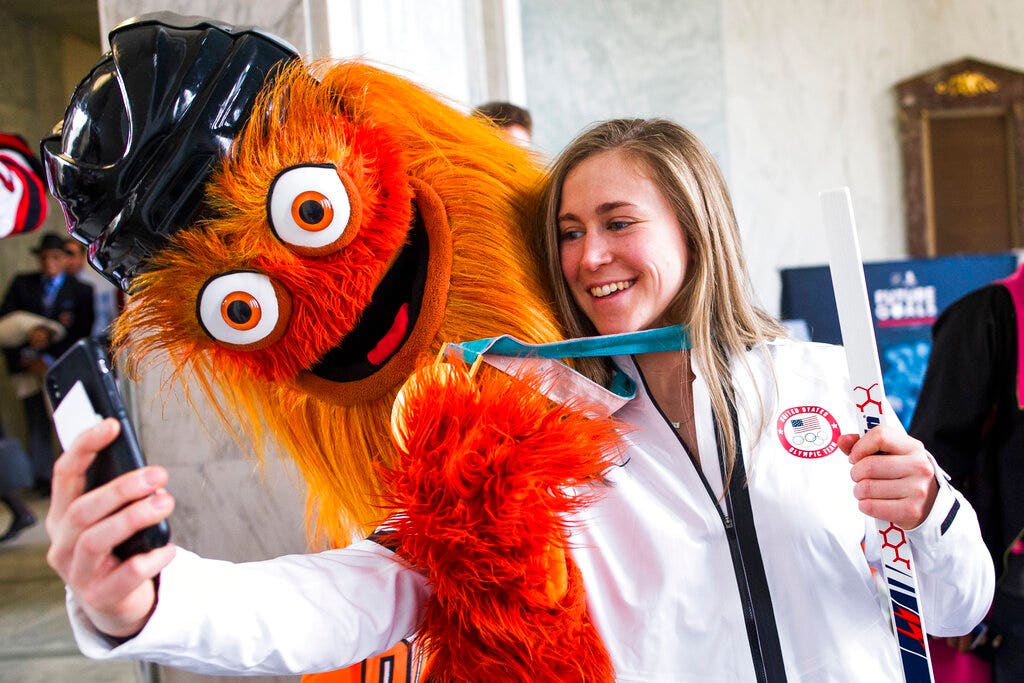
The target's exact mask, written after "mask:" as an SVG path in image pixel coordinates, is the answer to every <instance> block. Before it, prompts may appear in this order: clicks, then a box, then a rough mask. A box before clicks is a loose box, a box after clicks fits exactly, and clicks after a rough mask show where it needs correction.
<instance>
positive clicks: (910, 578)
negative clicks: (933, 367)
mask: <svg viewBox="0 0 1024 683" xmlns="http://www.w3.org/2000/svg"><path fill="white" fill-rule="evenodd" d="M820 198H821V209H822V215H823V218H824V225H825V235H826V239H827V240H828V252H829V268H830V270H831V271H832V287H833V289H834V290H835V296H836V309H837V310H838V311H839V327H840V329H841V330H842V333H843V346H844V348H845V349H846V363H847V365H848V366H849V369H850V386H851V391H850V393H851V398H852V400H853V402H854V404H855V405H856V406H857V408H858V409H859V410H860V415H861V425H860V428H861V433H865V432H867V430H869V429H871V428H872V427H875V426H877V425H879V424H881V423H882V422H885V421H887V420H889V419H890V416H889V415H887V414H883V408H882V406H883V402H884V398H885V387H884V386H883V385H882V370H881V367H880V366H879V363H878V347H877V346H876V344H875V331H874V326H873V324H872V322H871V308H870V305H869V303H868V293H867V285H866V284H865V282H864V268H863V263H862V262H861V257H860V245H859V243H858V241H857V227H856V224H855V223H854V219H853V205H852V203H851V202H850V190H849V189H848V188H845V187H844V188H840V189H836V190H826V191H825V192H822V193H821V194H820ZM876 521H877V528H878V533H879V534H881V536H882V574H883V576H884V577H885V586H886V590H887V591H888V593H889V606H890V607H891V612H892V625H893V630H894V631H895V633H896V640H897V642H898V645H899V649H900V660H901V663H902V665H903V679H904V680H905V681H906V682H907V683H932V682H933V681H934V679H933V678H932V666H931V657H930V655H929V652H928V638H927V635H926V632H925V627H924V621H923V620H922V619H921V607H920V602H921V601H920V597H919V594H918V591H917V576H916V573H915V569H914V567H915V564H914V558H913V556H912V555H911V552H910V543H909V542H908V541H907V538H906V535H905V534H904V532H903V529H901V528H900V527H898V526H896V525H895V524H892V523H891V522H885V521H882V520H876Z"/></svg>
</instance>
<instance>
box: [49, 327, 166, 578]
mask: <svg viewBox="0 0 1024 683" xmlns="http://www.w3.org/2000/svg"><path fill="white" fill-rule="evenodd" d="M44 384H45V385H46V398H47V400H48V401H49V404H50V412H51V414H52V416H53V424H54V427H55V428H56V430H57V436H58V437H59V439H60V442H61V446H62V447H63V448H64V450H67V448H68V447H69V446H70V445H71V442H72V441H74V440H75V438H76V437H77V436H78V435H79V434H81V433H82V432H83V431H85V430H86V429H89V428H90V427H92V426H93V425H95V424H98V423H99V422H100V421H101V420H103V418H106V417H113V418H116V419H117V421H118V422H120V423H121V433H120V434H118V436H117V438H116V439H115V440H114V442H113V443H112V444H110V445H109V446H107V447H106V448H104V449H103V450H102V451H100V452H99V454H98V455H97V456H96V460H95V461H94V462H93V463H92V465H90V466H89V469H88V470H87V471H86V487H87V489H89V490H91V489H94V488H96V487H97V486H101V485H103V484H105V483H106V482H108V481H110V480H111V479H114V478H116V477H118V476H120V475H122V474H124V473H125V472H129V471H131V470H134V469H137V468H139V467H142V466H143V465H145V464H146V461H145V458H144V457H143V455H142V449H141V448H140V447H139V442H138V439H137V438H136V435H135V430H134V429H133V428H132V423H131V421H130V420H129V419H128V411H127V410H126V409H125V406H124V401H123V400H122V398H121V392H120V390H119V389H118V387H117V380H116V378H115V376H114V373H113V371H112V366H111V363H110V357H109V355H108V354H107V351H106V349H105V348H104V346H103V345H102V344H101V343H100V342H99V341H98V340H96V339H93V338H91V337H86V338H85V339H80V340H79V341H77V342H75V344H74V345H73V346H72V347H71V348H69V349H68V350H67V351H66V352H64V355H62V356H61V357H60V358H58V359H57V360H56V362H54V364H53V365H51V366H50V368H49V370H47V371H46V378H45V380H44ZM170 537H171V530H170V526H169V525H168V524H167V521H166V520H164V521H161V522H160V523H158V524H154V525H153V526H151V527H148V528H146V529H142V530H140V531H138V532H136V533H135V534H134V535H133V536H132V537H131V538H129V539H128V540H126V541H125V542H124V543H121V544H120V545H118V546H117V547H115V548H114V554H115V555H116V556H117V557H119V558H121V559H122V560H124V559H127V558H129V557H131V556H132V555H135V554H136V553H142V552H147V551H149V550H152V549H154V548H159V547H161V546H164V545H167V542H168V541H169V540H170Z"/></svg>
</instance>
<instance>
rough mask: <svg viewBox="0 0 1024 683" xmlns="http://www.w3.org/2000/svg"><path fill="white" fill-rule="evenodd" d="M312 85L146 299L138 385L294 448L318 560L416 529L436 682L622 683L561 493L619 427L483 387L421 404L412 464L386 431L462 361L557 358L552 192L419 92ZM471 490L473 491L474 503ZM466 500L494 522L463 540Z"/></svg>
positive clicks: (353, 80)
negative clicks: (462, 357) (406, 386)
mask: <svg viewBox="0 0 1024 683" xmlns="http://www.w3.org/2000/svg"><path fill="white" fill-rule="evenodd" d="M314 73H315V76H316V77H315V78H314V77H312V76H310V71H309V70H307V69H306V68H305V67H303V66H302V65H296V66H293V67H292V68H290V69H287V70H285V72H284V73H283V74H282V75H281V76H280V77H279V78H277V79H276V82H275V84H274V85H273V86H271V87H268V88H267V90H266V91H265V92H264V93H263V94H262V97H261V100H260V101H259V102H258V103H257V105H256V107H255V109H254V112H256V113H254V115H253V116H252V118H251V120H250V122H249V124H248V126H247V128H246V129H245V131H244V132H243V134H242V135H241V136H240V137H239V139H238V140H237V141H236V143H235V145H234V147H233V150H232V153H231V155H230V157H229V158H228V159H226V160H225V162H224V163H223V166H222V167H221V168H220V170H219V171H218V172H217V174H216V175H215V177H214V179H213V180H212V181H211V183H210V187H209V189H208V202H209V205H210V211H209V212H208V214H207V216H208V217H207V218H206V219H205V220H204V221H203V222H200V223H197V224H195V225H192V226H190V227H188V228H186V229H184V230H182V231H181V232H179V233H177V234H176V235H175V236H174V237H173V239H172V241H171V243H170V245H169V246H168V247H166V248H164V249H163V250H161V251H160V252H159V253H157V254H156V255H154V257H153V258H152V259H151V261H150V263H149V266H148V269H147V272H145V273H144V274H142V275H140V276H138V277H137V278H136V280H135V282H134V283H133V286H132V297H131V301H130V306H129V308H128V310H127V312H126V314H125V315H124V316H122V318H121V319H120V320H119V322H118V325H117V329H116V340H117V342H118V343H119V344H121V345H125V346H127V347H129V348H130V349H132V356H131V358H132V360H133V361H134V362H136V363H137V362H140V361H141V360H142V359H144V358H145V357H146V356H147V355H149V354H150V353H151V352H154V351H158V350H162V351H166V352H168V354H169V356H170V358H171V359H172V361H173V363H174V364H175V366H176V368H177V370H178V371H179V372H183V373H186V374H189V375H190V376H191V377H194V378H195V380H197V381H198V382H199V383H200V385H201V386H202V387H203V389H204V390H205V391H206V392H207V393H208V394H210V395H211V396H212V397H214V401H213V403H214V405H218V406H225V408H224V409H223V410H224V414H223V415H222V417H224V418H225V420H226V421H227V422H228V423H231V422H232V421H235V420H237V421H238V422H239V423H240V424H242V425H245V427H244V429H245V430H247V433H245V434H243V435H240V436H243V437H245V438H246V440H247V441H249V442H250V443H251V444H253V445H254V446H257V447H258V445H259V444H262V443H263V442H264V440H265V438H266V437H267V436H269V437H271V438H272V439H276V440H277V441H278V442H279V443H281V445H282V446H283V447H284V449H285V450H286V452H287V453H288V454H289V455H290V456H291V457H293V458H294V459H295V461H296V462H297V463H298V466H299V468H300V470H301V472H302V474H303V476H304V477H305V479H306V482H307V484H308V491H309V499H308V508H307V510H308V513H309V518H310V523H311V529H312V532H313V535H314V540H315V542H316V543H317V544H320V545H323V544H325V543H326V544H331V545H345V544H347V543H348V542H350V541H351V540H352V538H353V537H354V536H356V535H360V534H365V533H367V532H369V531H372V530H373V529H374V528H376V527H377V526H378V525H379V524H380V523H381V522H382V521H383V520H384V519H385V518H386V517H387V516H389V515H390V514H391V513H392V512H394V511H396V510H397V511H399V514H398V515H397V517H395V518H394V519H393V520H392V521H393V522H394V520H397V522H394V523H393V524H392V525H391V526H390V527H389V528H390V529H391V531H390V539H391V543H392V544H393V545H394V546H395V547H397V549H398V550H399V552H400V554H403V556H404V557H406V558H407V559H408V560H409V561H410V562H412V563H413V564H414V565H416V566H418V567H419V568H421V569H422V570H423V571H424V572H425V573H426V574H427V576H428V578H429V579H430V581H431V582H432V585H433V586H434V588H435V596H434V597H433V598H432V600H431V603H430V604H429V605H428V606H427V608H426V616H425V620H424V624H423V630H422V631H421V633H420V640H421V642H423V643H424V644H425V647H426V652H427V655H428V657H429V658H430V660H431V662H432V663H431V666H430V676H431V677H432V678H433V679H434V680H439V681H449V680H460V681H483V680H516V681H520V680H545V681H548V680H607V679H610V677H611V673H610V672H611V668H610V663H609V662H608V659H607V654H606V653H605V651H604V649H603V646H602V645H601V643H600V640H599V638H598V637H597V634H596V632H595V631H594V629H593V627H592V626H591V625H590V623H589V620H588V617H587V615H586V603H585V595H584V593H583V588H582V586H581V585H580V581H579V576H578V572H576V571H575V568H574V567H573V566H572V564H571V561H568V560H567V559H566V555H565V553H564V547H565V543H566V540H565V539H566V535H567V531H566V529H565V528H564V522H563V521H562V520H563V519H564V515H565V514H567V513H569V512H571V511H572V510H574V509H576V508H577V507H578V506H579V505H582V504H583V501H584V500H585V498H574V497H572V496H569V495H568V494H566V493H564V492H562V487H564V486H570V485H573V484H580V483H587V482H594V481H595V480H597V479H599V478H600V473H601V471H602V470H603V469H604V467H606V466H607V462H608V458H609V457H610V454H611V450H612V446H610V444H611V443H612V442H613V441H614V438H613V436H612V435H613V431H614V430H613V427H612V425H610V424H609V423H607V422H605V421H596V420H584V419H573V416H574V415H576V413H574V412H573V411H570V410H566V409H559V408H555V407H554V406H553V405H552V404H550V402H548V401H547V399H545V398H543V397H542V396H540V395H539V394H536V392H534V391H533V390H532V389H530V387H529V386H527V385H526V384H524V383H523V382H520V381H518V380H512V379H510V378H507V377H504V376H499V375H498V374H497V373H490V375H489V377H490V379H488V380H481V377H480V376H484V375H488V373H487V372H482V373H480V374H479V376H477V377H476V378H475V379H474V380H473V381H472V382H468V383H467V382H465V381H462V380H460V381H456V382H452V381H451V380H450V379H449V380H444V381H440V382H439V383H434V382H432V381H430V377H431V376H430V375H429V373H428V376H427V377H426V379H423V378H421V380H420V381H419V382H418V383H416V387H415V391H413V390H411V391H410V396H409V400H408V402H407V406H408V411H407V412H408V415H407V417H408V420H409V423H410V434H411V435H413V436H412V438H411V440H410V443H409V447H408V448H407V449H406V450H404V451H403V452H402V453H401V454H399V452H398V451H397V450H396V448H395V446H394V444H393V443H392V440H391V437H390V433H389V429H388V425H389V421H390V414H391V408H392V403H393V402H394V398H395V395H396V393H397V391H398V390H399V388H400V386H401V385H402V383H403V382H404V381H405V380H406V378H407V377H408V376H409V375H410V374H411V373H412V372H413V371H414V370H415V369H416V368H417V367H418V366H420V365H422V364H423V363H424V362H425V361H428V360H429V359H432V358H433V357H434V356H435V355H436V354H437V351H438V349H439V348H440V346H441V344H442V342H444V341H447V340H460V339H473V338H480V337H490V336H496V335H500V334H511V335H513V336H515V337H518V338H519V339H522V340H524V341H528V342H544V341H551V340H555V339H557V338H559V334H560V332H559V327H558V325H557V324H556V322H555V317H554V315H553V313H552V310H551V309H550V307H549V304H548V295H547V291H546V288H545V286H544V279H543V276H542V275H541V271H540V268H539V267H538V264H539V259H538V258H537V256H536V255H535V254H534V253H532V252H531V249H530V248H529V244H530V242H529V240H528V239H527V233H526V226H528V225H529V219H530V217H531V216H532V215H533V212H534V211H535V202H536V193H537V192H538V191H539V182H540V180H541V175H542V174H541V172H540V170H539V169H538V167H537V165H536V163H535V161H534V160H533V159H532V158H531V157H530V156H529V155H528V153H527V152H525V151H523V150H521V149H520V148H518V147H516V146H514V145H512V144H509V143H507V142H505V141H504V140H502V139H501V138H500V137H499V136H498V135H497V134H496V132H495V130H494V129H493V128H491V127H490V126H488V125H486V124H484V123H482V122H480V121H477V120H474V119H470V118H468V117H466V116H464V115H462V114H460V113H458V112H456V111H455V110H454V109H452V108H450V107H448V106H446V105H445V104H443V103H441V102H439V101H438V100H437V99H436V98H435V97H433V96H432V95H430V94H428V93H426V92H424V91H422V90H420V89H419V88H417V87H416V86H414V85H412V84H411V83H409V82H408V81H405V80H403V79H401V78H398V77H396V76H394V75H391V74H389V73H387V72H385V71H382V70H379V69H376V68H373V67H370V66H367V65H365V64H362V63H328V64H319V65H315V68H314ZM461 372H462V371H461V370H459V371H457V372H456V374H457V375H458V373H461ZM463 374H464V373H463ZM458 376H460V377H461V376H463V375H458ZM465 376H466V377H468V375H465ZM435 379H436V378H435ZM512 396H517V397H518V398H515V399H514V400H513V399H511V398H510V397H512ZM441 399H443V400H441ZM424 406H427V407H429V408H431V409H432V410H424ZM500 408H504V409H502V410H499V409H500ZM451 413H456V414H459V415H462V416H463V419H461V420H456V422H455V423H452V422H450V421H448V417H449V415H450V414H451ZM488 420H496V421H497V422H496V423H494V422H491V423H489V424H490V426H488ZM563 422H564V423H565V425H563V426H561V427H559V425H560V424H561V423H563ZM453 424H457V425H461V427H462V428H465V429H469V430H470V432H471V433H463V432H460V431H458V429H455V427H453ZM495 424H501V425H504V426H502V427H500V428H497V427H495V426H494V425H495ZM453 430H454V431H453ZM552 433H554V434H560V436H558V437H552V436H551V434H552ZM520 436H522V437H523V438H520ZM492 455H493V456H494V459H493V460H492V459H491V458H492ZM481 459H483V460H484V461H485V464H484V465H483V467H484V469H483V470H482V471H481V470H479V468H478V470H477V471H476V473H475V474H473V473H470V474H467V473H466V472H464V471H461V472H459V473H454V474H452V476H451V477H449V478H448V479H446V480H444V481H436V480H434V479H433V477H435V475H436V474H437V468H442V470H444V471H446V472H449V473H451V472H452V471H453V468H454V469H458V468H461V467H463V466H473V464H474V463H475V464H476V465H480V460H481ZM487 463H490V464H487ZM492 465H493V467H492ZM464 476H470V477H477V480H476V483H473V484H466V485H468V486H471V488H470V489H467V490H466V491H465V496H463V495H460V494H459V492H458V491H459V488H458V486H461V485H462V484H461V483H459V482H463V479H462V477H464ZM480 477H485V478H487V479H488V481H491V483H490V484H486V485H485V483H483V482H482V481H480V480H479V478H480ZM456 484H457V485H456ZM446 485H456V486H455V488H450V487H449V488H445V486H446ZM424 487H428V488H429V491H428V495H427V496H426V498H424V496H423V493H424V490H426V489H425V488H424ZM480 487H484V488H486V489H487V490H488V491H490V492H491V494H490V495H489V496H485V495H478V494H480V492H481V490H482V489H481V488H480ZM496 487H497V488H496ZM435 488H436V491H437V492H438V493H437V496H438V497H439V498H435V497H434V494H433V493H432V492H433V491H434V490H435ZM495 492H497V493H495ZM461 499H466V500H469V501H471V502H473V503H474V504H475V505H476V508H475V509H474V510H473V511H471V512H470V513H469V514H468V516H466V515H462V513H461V512H460V513H459V514H456V515H455V516H454V517H451V516H448V517H446V516H445V515H446V514H448V513H449V512H451V511H452V510H453V509H455V508H458V507H459V505H460V504H459V502H458V501H459V500H461ZM438 500H443V501H445V502H444V504H443V505H441V507H442V508H445V505H447V506H448V507H447V508H445V509H431V506H434V508H437V505H435V503H436V502H437V501H438ZM510 502H511V503H514V504H513V505H512V506H511V507H506V504H507V503H510ZM424 505H426V507H424ZM499 508H500V509H502V510H503V512H502V513H501V514H496V513H495V510H496V509H499ZM460 515H461V516H460ZM439 520H445V521H443V522H441V521H439ZM446 525H448V526H446ZM487 544H489V545H487ZM469 548H474V549H475V550H476V551H478V552H476V553H475V554H474V553H467V552H466V551H467V549H469ZM455 556H460V557H461V559H462V562H463V564H462V565H461V566H460V569H459V571H458V572H456V573H455V574H452V573H451V568H452V567H451V562H450V560H451V559H452V558H453V557H455ZM474 563H475V564H474ZM472 575H476V577H477V579H478V580H477V581H475V582H473V581H466V580H465V579H466V577H468V576H472ZM364 673H365V672H364ZM353 675H355V674H353Z"/></svg>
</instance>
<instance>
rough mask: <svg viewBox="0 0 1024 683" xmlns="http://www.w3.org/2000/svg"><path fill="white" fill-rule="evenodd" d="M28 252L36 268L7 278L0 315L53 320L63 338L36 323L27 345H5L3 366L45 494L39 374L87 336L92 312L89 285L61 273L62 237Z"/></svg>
mask: <svg viewBox="0 0 1024 683" xmlns="http://www.w3.org/2000/svg"><path fill="white" fill-rule="evenodd" d="M32 251H33V253H34V254H35V255H36V258H38V259H39V270H38V271H37V272H34V273H22V274H21V275H17V276H16V277H15V278H14V280H13V281H11V285H10V287H9V288H8V289H7V294H6V295H5V296H4V300H3V303H2V304H0V316H3V315H6V314H7V313H11V312H13V311H28V312H29V313H36V314H38V315H41V316H44V317H46V318H50V319H51V320H56V321H57V322H59V323H60V324H61V325H63V326H64V328H65V330H67V334H65V335H64V337H63V338H62V339H60V340H56V339H54V338H53V336H52V333H51V331H50V330H49V329H48V328H46V327H38V328H36V329H34V330H32V331H31V332H30V333H29V335H28V339H27V340H26V342H25V343H23V344H21V345H20V346H17V347H14V348H9V349H4V356H5V358H6V361H7V370H8V372H10V374H11V380H12V382H13V384H14V386H15V391H16V393H17V394H18V398H20V399H21V401H22V405H23V406H24V408H25V420H26V423H27V426H28V433H29V439H28V441H29V443H28V451H29V458H30V459H31V461H32V474H33V477H34V479H35V487H36V489H37V490H39V491H40V492H42V493H46V494H48V493H49V490H50V476H51V473H52V470H53V440H52V434H53V430H52V429H51V427H50V418H49V413H48V412H47V410H46V404H45V403H44V401H43V392H42V388H43V385H42V377H43V374H44V373H45V372H46V368H48V367H49V365H50V364H51V363H53V361H54V360H55V359H57V358H58V357H59V356H60V355H61V354H62V353H64V351H66V350H67V349H68V348H69V347H70V346H71V345H72V344H74V343H75V342H76V341H78V340H79V339H81V338H82V337H86V336H88V335H89V333H90V331H91V330H92V325H93V320H94V317H95V314H94V311H93V289H92V287H91V286H90V285H88V284H86V283H84V282H81V281H79V280H78V279H76V278H74V277H71V276H68V275H66V274H65V272H64V271H65V265H66V262H67V253H66V252H65V251H64V240H63V239H62V238H60V237H59V236H57V235H54V234H46V235H43V237H42V239H41V240H40V241H39V246H38V247H36V248H35V249H33V250H32Z"/></svg>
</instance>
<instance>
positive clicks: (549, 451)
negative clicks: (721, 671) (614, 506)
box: [382, 364, 621, 682]
mask: <svg viewBox="0 0 1024 683" xmlns="http://www.w3.org/2000/svg"><path fill="white" fill-rule="evenodd" d="M540 380H541V378H539V377H534V378H533V380H532V381H530V380H520V379H516V378H513V377H510V376H508V375H505V374H502V373H499V372H496V371H490V370H487V369H485V370H484V371H483V372H480V373H477V374H476V376H475V377H474V376H471V373H470V372H468V371H467V370H466V368H465V366H463V365H461V364H452V365H433V366H428V367H426V368H424V369H422V370H420V371H419V372H417V373H416V374H415V375H413V376H412V378H410V380H409V382H408V383H407V384H406V386H405V387H404V388H403V389H402V391H401V393H400V394H399V397H398V400H397V401H396V403H395V410H394V419H393V429H394V431H395V436H396V439H397V441H398V444H399V449H400V452H401V456H400V458H399V462H398V464H397V466H396V467H395V468H394V469H392V470H389V471H388V472H387V473H386V475H385V482H386V483H387V484H388V491H389V493H390V495H389V499H390V500H391V501H392V504H393V507H394V508H395V509H396V510H399V511H400V512H398V513H396V514H395V516H394V517H393V518H392V520H390V522H389V524H388V531H387V532H386V533H385V534H384V535H383V539H382V542H383V543H384V544H385V545H390V546H392V547H394V548H395V550H396V552H398V554H399V555H401V556H403V557H405V558H407V559H408V560H409V561H410V562H412V563H413V565H414V566H416V567H418V568H420V569H422V570H423V571H424V572H425V573H426V574H427V577H428V578H429V580H430V582H431V586H432V588H433V595H432V596H431V597H430V599H429V601H428V604H427V606H426V608H425V613H424V617H423V623H422V626H421V628H420V630H419V636H418V638H419V640H418V641H417V642H418V643H420V644H421V645H422V648H423V651H424V653H425V655H426V657H427V660H428V662H429V664H428V670H427V675H426V677H425V678H426V680H431V681H435V680H436V681H444V682H448V681H610V680H612V669H611V663H610V661H609V659H608V655H607V652H606V651H605V649H604V646H603V644H602V642H601V640H600V637H599V636H598V634H597V631H596V630H595V628H594V626H593V624H592V623H591V621H590V619H589V616H588V614H587V605H586V596H585V593H584V590H583V584H582V581H581V577H580V574H579V571H578V570H577V568H576V567H575V565H574V564H573V563H572V560H571V558H570V556H569V555H568V553H567V552H565V550H566V544H567V542H569V541H567V539H568V537H569V532H570V531H571V530H570V528H569V526H568V524H569V523H568V522H567V521H566V518H567V517H568V516H569V515H571V513H572V512H574V511H575V510H579V509H580V508H582V507H583V506H585V505H586V504H587V503H589V502H590V501H591V500H592V499H593V497H594V496H597V495H600V486H601V484H600V482H601V477H602V474H603V473H604V472H605V471H606V470H607V469H608V468H609V467H610V466H611V464H612V462H613V459H614V458H615V456H616V455H617V454H618V449H619V446H620V445H621V444H620V441H619V438H618V434H617V431H616V427H617V426H616V424H615V423H614V422H613V421H612V420H610V419H607V418H598V417H594V416H592V415H593V414H592V413H591V412H590V411H586V410H585V409H584V408H585V407H584V406H582V405H577V406H566V405H555V404H553V403H551V401H549V400H548V399H547V398H546V397H545V396H544V395H543V394H542V393H541V392H540V391H539V390H538V389H537V387H539V386H541V382H540Z"/></svg>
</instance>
